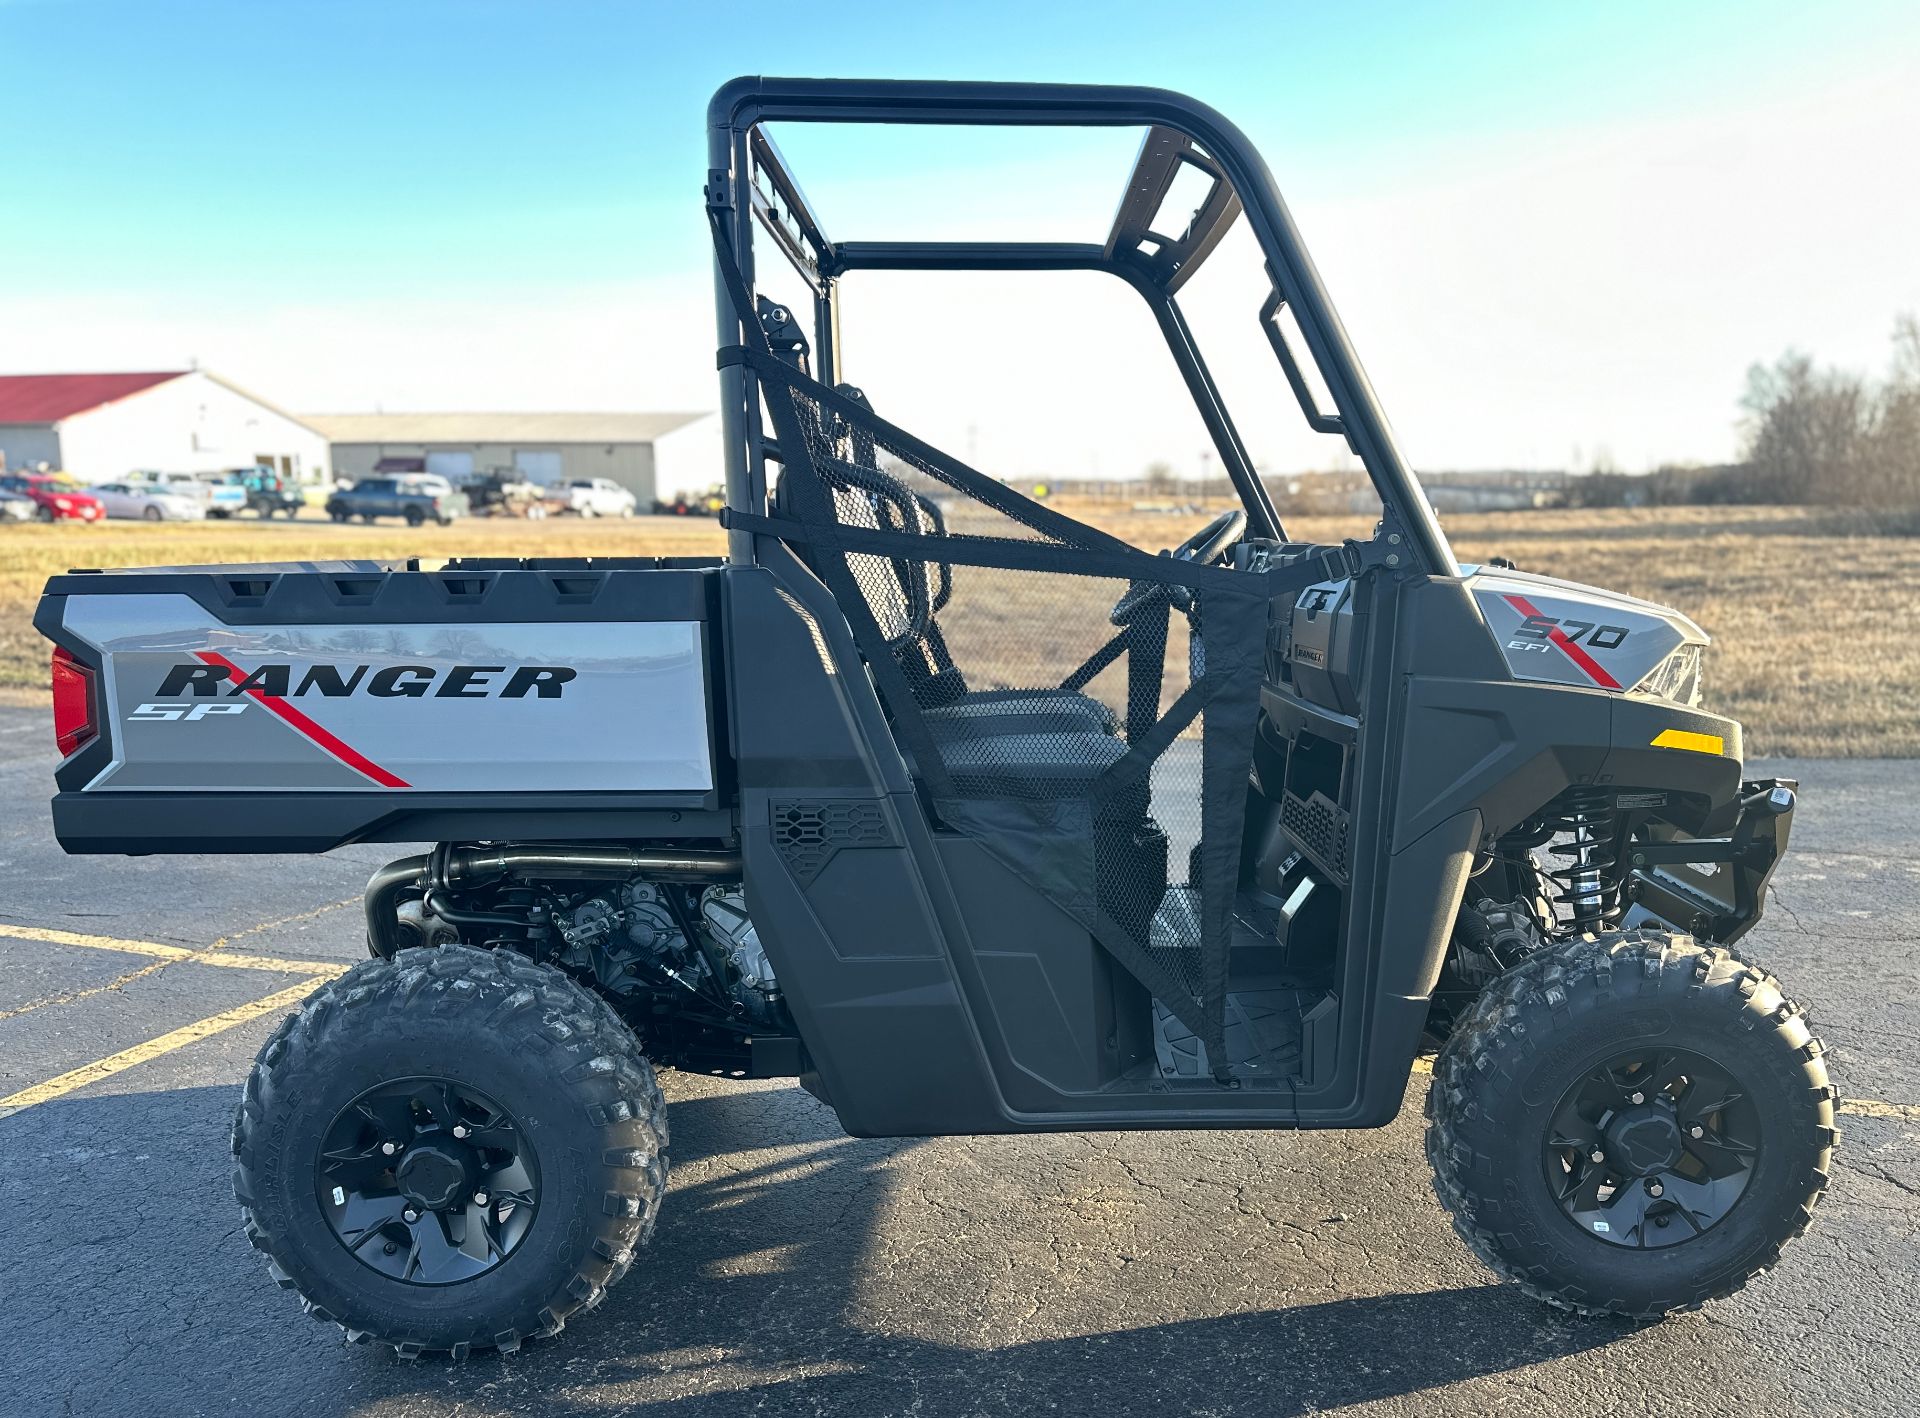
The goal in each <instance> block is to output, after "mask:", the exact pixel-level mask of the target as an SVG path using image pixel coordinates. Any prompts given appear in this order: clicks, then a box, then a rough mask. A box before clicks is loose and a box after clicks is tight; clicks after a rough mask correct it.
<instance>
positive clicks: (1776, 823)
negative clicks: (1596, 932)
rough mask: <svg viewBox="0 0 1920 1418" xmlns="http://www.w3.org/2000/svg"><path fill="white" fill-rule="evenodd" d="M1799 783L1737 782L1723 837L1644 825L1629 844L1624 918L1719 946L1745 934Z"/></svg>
mask: <svg viewBox="0 0 1920 1418" xmlns="http://www.w3.org/2000/svg"><path fill="white" fill-rule="evenodd" d="M1799 786H1800V785H1799V783H1798V782H1796V781H1795V780H1794V779H1792V778H1752V779H1748V780H1747V781H1745V782H1743V783H1742V784H1741V785H1740V797H1739V800H1738V803H1737V811H1736V813H1735V815H1734V819H1733V825H1732V828H1731V830H1730V831H1729V832H1728V833H1727V834H1726V835H1725V836H1724V837H1693V836H1689V835H1688V834H1687V833H1685V832H1683V831H1681V830H1680V829H1679V828H1677V827H1674V826H1672V825H1671V824H1669V823H1652V824H1649V836H1648V840H1646V841H1636V842H1635V843H1634V844H1633V846H1632V849H1631V857H1630V859H1629V862H1628V867H1629V871H1628V878H1627V880H1628V896H1629V898H1630V899H1631V901H1632V902H1633V908H1632V910H1631V911H1630V912H1629V913H1628V916H1627V919H1626V922H1625V923H1626V924H1627V925H1629V926H1632V925H1636V924H1638V923H1639V922H1641V921H1643V920H1646V919H1648V918H1652V919H1656V920H1659V921H1662V922H1665V923H1666V924H1668V925H1670V926H1673V927H1675V928H1677V929H1679V930H1683V931H1687V932H1690V933H1691V934H1693V935H1695V936H1698V937H1700V938H1701V939H1702V940H1711V941H1717V942H1719V943H1721V944H1723V945H1725V944H1731V943H1732V942H1734V941H1736V940H1738V939H1739V938H1740V937H1741V936H1743V935H1745V934H1746V933H1747V932H1748V931H1749V930H1751V929H1752V928H1753V925H1754V923H1755V922H1756V921H1758V920H1759V919H1760V917H1761V915H1762V913H1763V912H1764V911H1765V910H1766V904H1767V903H1766V893H1767V882H1768V880H1769V879H1770V878H1771V877H1772V876H1773V872H1774V868H1775V867H1777V866H1778V865H1779V864H1780V858H1781V857H1782V856H1783V855H1785V853H1786V850H1787V838H1788V836H1789V835H1790V834H1791V833H1792V831H1793V813H1794V808H1795V807H1796V806H1797V797H1798V793H1797V790H1798V788H1799Z"/></svg>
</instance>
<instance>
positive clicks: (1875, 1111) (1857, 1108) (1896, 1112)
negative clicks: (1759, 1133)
mask: <svg viewBox="0 0 1920 1418" xmlns="http://www.w3.org/2000/svg"><path fill="white" fill-rule="evenodd" d="M1413 1071H1414V1072H1415V1073H1432V1072H1433V1060H1432V1059H1430V1058H1427V1057H1426V1056H1425V1055H1422V1056H1421V1057H1419V1058H1417V1059H1415V1060H1414V1061H1413ZM1833 1110H1834V1111H1835V1112H1836V1113H1847V1114H1849V1115H1851V1116H1853V1117H1856V1118H1892V1119H1893V1120H1894V1121H1895V1122H1904V1123H1920V1104H1916V1103H1882V1102H1881V1101H1880V1100H1879V1099H1877V1098H1841V1099H1838V1100H1836V1101H1835V1103H1834V1105H1833Z"/></svg>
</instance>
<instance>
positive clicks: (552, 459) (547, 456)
mask: <svg viewBox="0 0 1920 1418" xmlns="http://www.w3.org/2000/svg"><path fill="white" fill-rule="evenodd" d="M513 466H514V467H515V468H516V469H518V470H519V473H520V476H521V477H523V478H525V479H526V480H527V481H528V482H531V483H557V482H559V481H560V473H561V466H560V454H559V452H558V451H557V450H555V451H537V450H529V449H525V448H518V449H515V450H514V454H513Z"/></svg>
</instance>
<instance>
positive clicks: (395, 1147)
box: [380, 1142, 400, 1157]
mask: <svg viewBox="0 0 1920 1418" xmlns="http://www.w3.org/2000/svg"><path fill="white" fill-rule="evenodd" d="M380 1150H381V1151H382V1152H384V1153H386V1154H387V1156H389V1157H391V1156H393V1154H394V1153H396V1152H398V1151H399V1150H400V1144H399V1143H397V1142H383V1143H381V1144H380Z"/></svg>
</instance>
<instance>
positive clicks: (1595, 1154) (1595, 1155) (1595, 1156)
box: [1587, 1147, 1607, 1162]
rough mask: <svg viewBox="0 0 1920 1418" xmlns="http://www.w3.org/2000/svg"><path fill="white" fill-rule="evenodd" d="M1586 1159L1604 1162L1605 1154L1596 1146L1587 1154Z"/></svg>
mask: <svg viewBox="0 0 1920 1418" xmlns="http://www.w3.org/2000/svg"><path fill="white" fill-rule="evenodd" d="M1587 1160H1588V1161H1589V1162H1604V1161H1606V1160H1607V1154H1606V1153H1604V1152H1602V1151H1601V1150H1600V1149H1599V1148H1597V1147H1596V1148H1594V1149H1593V1151H1591V1152H1589V1153H1588V1154H1587Z"/></svg>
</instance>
